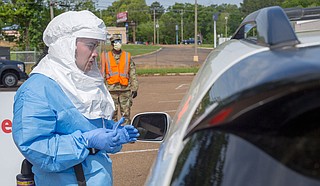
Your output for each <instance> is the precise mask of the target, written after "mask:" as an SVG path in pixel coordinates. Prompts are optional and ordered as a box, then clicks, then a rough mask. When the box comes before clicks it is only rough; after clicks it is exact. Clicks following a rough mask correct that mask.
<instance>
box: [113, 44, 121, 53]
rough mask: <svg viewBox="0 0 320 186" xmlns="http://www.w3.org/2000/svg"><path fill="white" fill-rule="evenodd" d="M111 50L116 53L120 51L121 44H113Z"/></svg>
mask: <svg viewBox="0 0 320 186" xmlns="http://www.w3.org/2000/svg"><path fill="white" fill-rule="evenodd" d="M113 48H114V49H115V50H116V51H119V50H120V49H121V44H120V43H115V44H114V46H113Z"/></svg>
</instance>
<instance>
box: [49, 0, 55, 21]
mask: <svg viewBox="0 0 320 186" xmlns="http://www.w3.org/2000/svg"><path fill="white" fill-rule="evenodd" d="M49 6H50V17H51V20H52V19H53V18H54V15H53V6H54V3H53V2H52V0H50V5H49Z"/></svg>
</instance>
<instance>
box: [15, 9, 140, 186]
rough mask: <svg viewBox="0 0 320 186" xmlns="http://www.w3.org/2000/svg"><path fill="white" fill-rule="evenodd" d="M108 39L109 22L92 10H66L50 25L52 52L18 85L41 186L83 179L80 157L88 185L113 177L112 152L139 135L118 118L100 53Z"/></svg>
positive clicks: (23, 135) (27, 144) (23, 125)
mask: <svg viewBox="0 0 320 186" xmlns="http://www.w3.org/2000/svg"><path fill="white" fill-rule="evenodd" d="M105 39H106V26H105V24H104V23H103V21H102V20H101V19H99V18H98V17H96V16H95V15H94V14H93V13H91V12H89V11H86V10H85V11H79V12H77V11H69V12H65V13H63V14H60V15H59V16H57V17H55V18H54V19H53V20H52V21H51V22H50V23H49V24H48V26H47V28H46V29H45V31H44V33H43V41H44V43H45V44H46V45H47V46H48V47H49V50H48V54H47V55H46V56H45V57H44V58H43V59H42V60H41V61H40V63H39V64H38V66H36V67H35V68H34V69H33V71H32V72H31V75H30V78H29V79H28V80H27V81H26V82H24V83H23V84H22V85H21V87H20V88H19V89H18V91H17V93H16V95H15V100H14V109H13V114H14V118H13V126H12V134H13V139H14V142H15V144H16V146H17V147H18V149H19V150H20V152H21V153H22V154H23V156H24V157H25V158H26V159H27V160H28V161H29V162H30V163H31V164H32V165H33V167H32V172H33V173H34V180H35V184H36V185H37V186H41V185H46V186H47V185H54V186H56V185H77V179H76V175H75V171H74V166H75V165H78V164H80V163H81V165H82V169H83V172H84V176H85V180H86V183H87V185H112V161H111V159H110V157H109V156H108V154H107V153H116V152H119V151H120V150H121V148H122V144H125V143H130V142H134V141H136V139H137V137H138V136H139V133H138V131H137V129H135V128H134V127H133V126H131V125H130V126H119V125H118V124H119V123H115V122H114V121H112V120H111V118H112V114H113V112H114V103H113V101H112V98H111V96H110V94H109V92H108V91H107V89H106V87H105V85H104V80H103V78H102V76H101V74H100V71H99V69H98V65H97V60H96V58H97V57H98V51H97V46H98V44H99V42H100V41H104V40H105Z"/></svg>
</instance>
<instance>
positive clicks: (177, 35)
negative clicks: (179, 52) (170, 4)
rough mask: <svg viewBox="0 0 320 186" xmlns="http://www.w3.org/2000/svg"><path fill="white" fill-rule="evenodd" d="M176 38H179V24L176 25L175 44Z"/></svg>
mask: <svg viewBox="0 0 320 186" xmlns="http://www.w3.org/2000/svg"><path fill="white" fill-rule="evenodd" d="M178 38H179V26H178V25H176V45H177V44H178V43H179V42H178Z"/></svg>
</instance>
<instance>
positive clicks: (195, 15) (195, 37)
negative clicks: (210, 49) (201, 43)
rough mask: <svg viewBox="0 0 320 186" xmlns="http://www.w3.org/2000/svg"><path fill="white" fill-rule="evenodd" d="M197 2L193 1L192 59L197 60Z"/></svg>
mask: <svg viewBox="0 0 320 186" xmlns="http://www.w3.org/2000/svg"><path fill="white" fill-rule="evenodd" d="M197 30H198V3H197V0H195V2H194V56H193V61H194V62H198V61H199V58H198V33H197Z"/></svg>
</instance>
